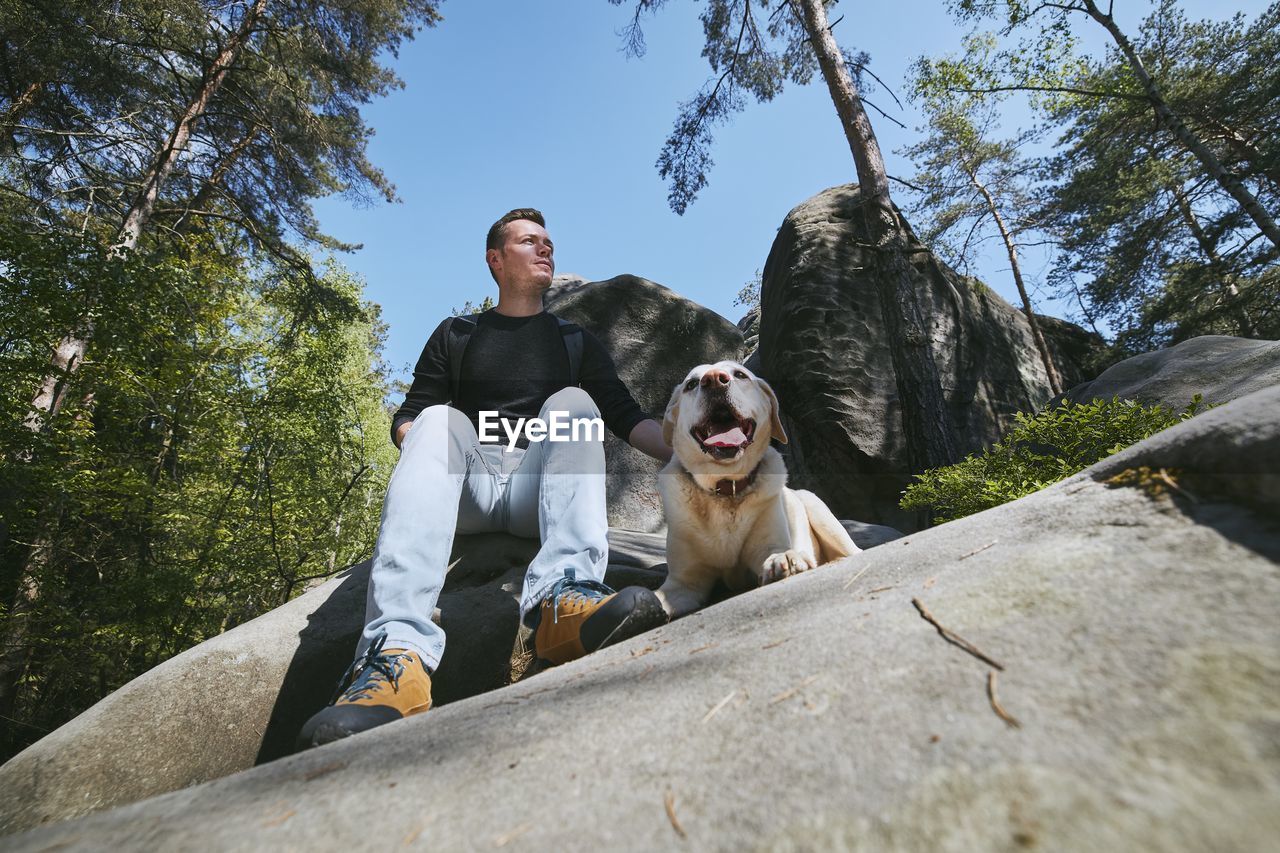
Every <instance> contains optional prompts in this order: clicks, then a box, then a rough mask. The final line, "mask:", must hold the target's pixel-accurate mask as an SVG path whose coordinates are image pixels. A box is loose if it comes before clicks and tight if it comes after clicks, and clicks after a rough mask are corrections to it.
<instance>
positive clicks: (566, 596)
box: [533, 569, 667, 664]
mask: <svg viewBox="0 0 1280 853" xmlns="http://www.w3.org/2000/svg"><path fill="white" fill-rule="evenodd" d="M534 620H535V622H534V634H533V648H534V654H535V655H536V656H537V657H538V658H539V659H541V660H544V661H546V662H548V663H551V664H562V663H567V662H568V661H571V660H575V659H577V658H580V657H582V656H583V655H585V654H587V653H589V652H594V651H595V650H596V649H602V648H604V647H605V646H611V645H613V644H614V643H620V642H622V641H623V640H627V639H630V638H631V637H634V636H635V635H636V634H640V633H643V632H644V631H648V630H649V629H650V628H656V627H658V626H659V625H665V624H666V622H667V612H666V611H665V610H663V609H662V602H660V601H659V600H658V596H656V595H654V594H653V590H650V589H645V588H644V587H642V586H629V587H627V588H626V589H624V590H622V591H621V592H614V591H613V590H612V589H610V588H609V587H607V586H605V585H604V584H602V583H600V582H599V581H593V580H583V581H580V580H577V579H575V578H574V573H573V569H568V570H567V571H566V572H565V576H564V577H563V578H561V579H560V580H558V581H556V583H555V585H554V586H553V587H551V590H550V592H548V593H547V595H546V597H545V598H543V599H542V603H541V604H540V605H538V609H537V611H536V615H535V616H534Z"/></svg>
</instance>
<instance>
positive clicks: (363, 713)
mask: <svg viewBox="0 0 1280 853" xmlns="http://www.w3.org/2000/svg"><path fill="white" fill-rule="evenodd" d="M386 641H387V637H386V635H385V634H384V635H382V636H381V637H379V638H378V639H377V640H375V641H374V642H373V645H371V646H370V647H369V651H367V652H365V655H364V657H363V658H361V659H360V660H357V661H356V662H355V663H353V664H351V668H350V669H348V670H347V674H346V675H344V676H343V677H342V681H341V682H340V683H339V686H338V693H337V695H335V696H334V698H333V699H332V700H330V702H329V707H327V708H325V709H323V710H322V711H320V712H319V713H318V714H315V715H314V716H313V717H312V718H311V719H310V720H307V723H306V725H304V726H303V727H302V731H301V732H299V733H298V743H297V748H298V749H300V750H301V749H307V748H309V747H313V746H320V745H321V744H326V743H330V742H331V741H335V740H340V739H341V738H344V737H350V736H351V735H353V734H357V733H359V732H363V731H365V730H367V729H372V728H374V727H375V726H381V725H383V724H384V723H391V722H394V721H396V720H400V719H403V718H405V717H409V716H412V715H413V714H420V713H422V712H423V711H425V710H427V709H428V708H430V707H431V673H430V672H429V671H428V670H427V667H426V665H425V664H423V662H422V658H420V657H418V654H417V652H411V651H409V650H408V649H384V648H383V647H382V645H383V643H385V642H386ZM342 685H347V686H346V689H345V690H344V689H343V687H342Z"/></svg>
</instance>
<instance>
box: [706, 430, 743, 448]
mask: <svg viewBox="0 0 1280 853" xmlns="http://www.w3.org/2000/svg"><path fill="white" fill-rule="evenodd" d="M702 443H703V444H705V445H707V446H709V447H741V446H742V445H744V444H746V443H747V436H746V433H744V432H743V431H742V430H741V429H740V428H739V427H734V428H733V429H731V430H729V431H728V432H722V433H718V434H716V435H713V436H711V437H710V438H708V439H707V440H706V441H704V442H702Z"/></svg>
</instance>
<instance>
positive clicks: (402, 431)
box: [396, 421, 413, 447]
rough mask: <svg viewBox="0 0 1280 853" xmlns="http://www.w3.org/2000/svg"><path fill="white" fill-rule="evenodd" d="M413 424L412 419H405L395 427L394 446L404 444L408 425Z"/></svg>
mask: <svg viewBox="0 0 1280 853" xmlns="http://www.w3.org/2000/svg"><path fill="white" fill-rule="evenodd" d="M411 426H413V421H405V422H404V423H402V424H400V426H399V427H397V428H396V447H401V446H403V445H404V437H405V436H406V435H408V433H409V427H411Z"/></svg>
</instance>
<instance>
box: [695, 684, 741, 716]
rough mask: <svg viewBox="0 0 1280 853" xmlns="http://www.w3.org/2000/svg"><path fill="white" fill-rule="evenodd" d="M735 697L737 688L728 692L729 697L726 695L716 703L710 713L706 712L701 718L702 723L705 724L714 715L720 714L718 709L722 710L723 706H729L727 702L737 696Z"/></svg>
mask: <svg viewBox="0 0 1280 853" xmlns="http://www.w3.org/2000/svg"><path fill="white" fill-rule="evenodd" d="M737 695H738V691H737V688H735V689H733V690H730V691H729V695H728V696H726V697H724V698H723V699H721V700H720V701H719V702H717V703H716V706H715V707H714V708H712V709H711V710H710V711H708V712H707V715H706V716H705V717H703V718H702V722H704V723H705V722H707V721H708V720H710V719H711V718H712V717H714V716H715V715H716V714H718V713H720V709H721V708H723V707H724V706H725V705H728V704H729V700H730V699H732V698H733V697H734V696H737Z"/></svg>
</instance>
